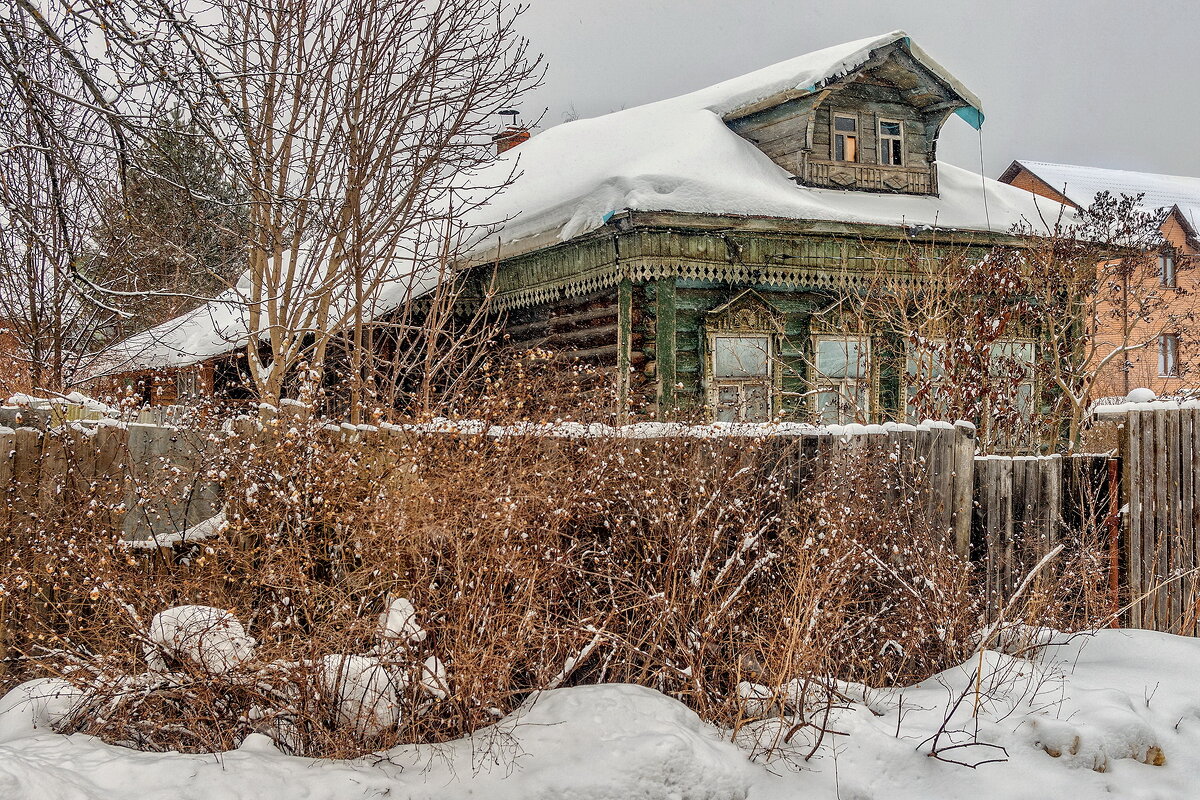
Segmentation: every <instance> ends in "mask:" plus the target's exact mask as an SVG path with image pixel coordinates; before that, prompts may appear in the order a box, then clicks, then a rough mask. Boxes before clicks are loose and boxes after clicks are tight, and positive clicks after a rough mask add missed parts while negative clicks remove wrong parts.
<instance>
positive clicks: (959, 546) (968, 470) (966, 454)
mask: <svg viewBox="0 0 1200 800" xmlns="http://www.w3.org/2000/svg"><path fill="white" fill-rule="evenodd" d="M953 469H954V474H953V481H954V482H953V488H952V490H951V502H952V504H953V508H954V512H953V518H952V519H953V524H954V550H955V552H957V553H958V556H959V558H962V559H964V560H966V559H969V558H970V557H971V515H972V512H973V509H972V506H973V505H974V502H975V492H974V488H975V426H974V425H972V424H971V423H969V422H962V421H959V422H956V423H954V467H953Z"/></svg>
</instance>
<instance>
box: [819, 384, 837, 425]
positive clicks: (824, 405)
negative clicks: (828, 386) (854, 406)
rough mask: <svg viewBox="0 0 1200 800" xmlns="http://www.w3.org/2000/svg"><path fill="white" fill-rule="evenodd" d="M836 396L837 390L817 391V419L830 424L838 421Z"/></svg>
mask: <svg viewBox="0 0 1200 800" xmlns="http://www.w3.org/2000/svg"><path fill="white" fill-rule="evenodd" d="M838 398H839V395H838V393H837V392H818V393H817V420H818V421H820V422H824V423H832V424H836V423H837V422H838V419H839V415H838Z"/></svg>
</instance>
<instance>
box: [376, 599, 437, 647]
mask: <svg viewBox="0 0 1200 800" xmlns="http://www.w3.org/2000/svg"><path fill="white" fill-rule="evenodd" d="M379 635H380V637H382V638H384V639H402V640H404V641H406V642H410V643H412V644H417V643H419V642H423V641H425V637H426V636H427V635H428V634H427V633H426V632H425V629H424V628H422V627H421V623H419V622H417V609H416V608H415V607H414V606H413V604H412V602H411V601H410V600H409V599H408V598H406V597H396V598H393V599H392V601H391V602H390V603H388V607H387V610H386V611H384V612H383V613H382V614H380V615H379Z"/></svg>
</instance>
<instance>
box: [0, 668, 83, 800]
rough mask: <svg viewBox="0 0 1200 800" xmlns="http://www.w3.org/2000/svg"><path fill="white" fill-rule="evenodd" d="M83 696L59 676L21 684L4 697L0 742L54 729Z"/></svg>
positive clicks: (1, 712) (0, 721) (1, 704)
mask: <svg viewBox="0 0 1200 800" xmlns="http://www.w3.org/2000/svg"><path fill="white" fill-rule="evenodd" d="M82 696H83V692H82V691H80V690H79V689H78V688H76V687H75V686H72V685H71V684H69V683H67V682H66V681H64V680H61V679H59V678H38V679H36V680H32V681H25V683H22V684H19V685H17V686H16V687H14V688H13V689H12V690H11V691H10V692H9V693H8V694H6V695H4V697H2V698H0V742H8V741H11V740H13V739H20V738H22V737H25V736H33V735H35V734H37V733H42V732H45V731H52V730H54V728H55V726H57V725H58V723H59V721H60V720H62V719H63V718H64V717H66V716H67V715H68V714H70V713H71V711H72V710H73V709H74V708H75V704H76V703H77V702H79V700H80V698H81V697H82ZM6 796H7V795H4V794H2V793H0V797H6Z"/></svg>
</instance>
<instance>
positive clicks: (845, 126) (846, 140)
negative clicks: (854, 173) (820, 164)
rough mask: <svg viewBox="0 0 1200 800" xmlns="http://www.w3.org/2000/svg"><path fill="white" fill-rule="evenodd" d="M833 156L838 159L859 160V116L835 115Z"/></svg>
mask: <svg viewBox="0 0 1200 800" xmlns="http://www.w3.org/2000/svg"><path fill="white" fill-rule="evenodd" d="M833 157H834V158H835V159H837V160H838V161H858V117H856V116H853V115H850V114H834V115H833Z"/></svg>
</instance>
